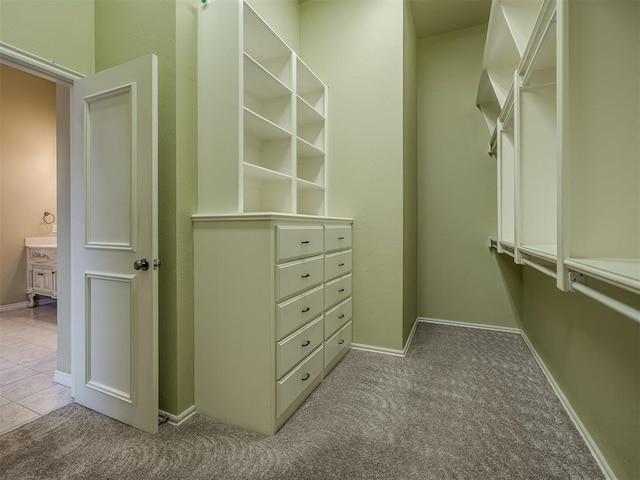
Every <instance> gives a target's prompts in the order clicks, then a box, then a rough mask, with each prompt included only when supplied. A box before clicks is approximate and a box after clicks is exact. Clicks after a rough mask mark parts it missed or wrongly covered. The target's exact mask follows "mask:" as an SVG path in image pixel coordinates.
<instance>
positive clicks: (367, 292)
mask: <svg viewBox="0 0 640 480" xmlns="http://www.w3.org/2000/svg"><path fill="white" fill-rule="evenodd" d="M300 44H301V57H302V59H303V60H304V61H305V62H306V63H307V64H308V65H309V66H310V67H311V68H312V69H313V70H314V71H315V72H316V73H317V74H318V76H319V77H320V78H321V79H322V80H323V81H324V82H325V83H326V84H327V85H328V86H329V116H328V125H329V127H328V131H329V132H328V139H329V166H328V196H329V203H328V213H329V215H334V216H345V217H353V218H354V219H355V222H354V230H353V246H354V248H353V255H354V257H353V276H354V278H353V302H354V305H353V309H354V313H353V318H354V320H353V335H354V342H355V343H360V344H367V345H373V346H377V347H384V348H390V349H401V348H403V319H402V317H403V294H404V287H403V281H404V274H403V261H404V254H403V244H404V241H403V232H404V225H403V222H404V220H403V211H404V210H403V209H404V205H403V201H404V193H403V187H404V185H403V183H404V177H403V162H404V159H403V128H402V127H403V98H402V95H403V2H398V1H391V2H390V1H388V0H366V1H358V2H353V1H344V0H314V1H308V2H304V3H302V4H301V5H300Z"/></svg>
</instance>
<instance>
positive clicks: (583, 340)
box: [523, 267, 640, 480]
mask: <svg viewBox="0 0 640 480" xmlns="http://www.w3.org/2000/svg"><path fill="white" fill-rule="evenodd" d="M523 278H524V288H523V294H524V298H523V307H524V308H523V329H524V331H525V332H526V334H527V336H528V338H529V340H530V341H531V343H532V344H533V345H534V347H535V349H536V351H537V352H538V354H539V355H540V357H541V358H542V359H543V361H544V362H545V364H546V366H547V368H548V369H549V370H550V372H551V374H552V375H553V377H554V379H555V381H556V382H557V384H558V385H559V386H560V388H561V389H562V392H563V393H564V395H565V396H566V397H567V399H568V400H569V402H570V403H571V406H572V407H573V410H574V411H575V412H576V414H577V415H578V416H579V417H580V420H581V421H582V423H583V424H584V426H585V427H586V429H587V430H588V431H589V434H590V435H591V437H592V438H593V440H594V441H595V442H596V444H597V445H598V447H599V449H600V451H601V452H602V453H603V455H604V456H605V458H606V459H607V463H609V466H610V467H611V468H612V470H613V471H614V473H615V474H616V476H617V477H618V479H619V480H635V479H638V478H640V455H639V454H640V439H639V437H640V325H639V324H637V323H634V322H633V321H632V320H630V319H628V318H626V317H623V316H621V315H618V314H617V313H615V312H614V311H612V310H610V309H609V308H607V307H605V306H604V305H601V304H600V303H597V302H595V301H593V300H591V299H589V298H586V297H583V296H581V295H580V294H578V293H562V292H560V291H559V290H558V289H556V287H555V281H554V280H553V279H551V278H549V277H546V276H544V275H543V274H541V273H538V272H537V271H535V270H533V269H531V268H527V267H525V268H524V275H523ZM598 289H604V291H605V292H606V293H607V294H609V295H612V296H620V291H619V290H617V289H615V288H612V287H609V288H607V286H605V285H599V286H598ZM620 300H622V301H625V302H627V303H628V304H629V305H635V306H636V308H640V299H638V297H637V296H634V295H632V294H628V295H622V298H620Z"/></svg>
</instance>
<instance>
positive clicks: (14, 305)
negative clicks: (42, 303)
mask: <svg viewBox="0 0 640 480" xmlns="http://www.w3.org/2000/svg"><path fill="white" fill-rule="evenodd" d="M28 306H29V302H20V303H9V304H8V305H0V313H2V312H10V311H12V310H21V309H23V308H27V307H28Z"/></svg>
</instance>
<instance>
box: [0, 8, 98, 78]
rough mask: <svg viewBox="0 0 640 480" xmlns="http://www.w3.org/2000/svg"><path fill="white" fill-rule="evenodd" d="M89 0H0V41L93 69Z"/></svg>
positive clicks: (74, 66)
mask: <svg viewBox="0 0 640 480" xmlns="http://www.w3.org/2000/svg"><path fill="white" fill-rule="evenodd" d="M93 14H94V2H93V0H0V41H2V42H5V43H8V44H10V45H12V46H14V47H17V48H20V49H21V50H24V51H27V52H29V53H32V54H34V55H38V56H39V57H42V58H46V59H48V60H52V61H54V62H55V63H57V64H59V65H62V66H64V67H67V68H70V69H71V70H75V71H76V72H79V73H83V74H85V75H86V74H89V73H93V72H94V67H95V62H94V27H93Z"/></svg>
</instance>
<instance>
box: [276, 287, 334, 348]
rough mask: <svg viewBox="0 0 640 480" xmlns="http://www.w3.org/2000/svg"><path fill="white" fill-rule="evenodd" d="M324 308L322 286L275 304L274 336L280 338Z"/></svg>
mask: <svg viewBox="0 0 640 480" xmlns="http://www.w3.org/2000/svg"><path fill="white" fill-rule="evenodd" d="M323 310H324V286H323V285H320V286H319V287H317V288H314V289H313V290H311V291H309V292H305V293H303V294H302V295H300V296H298V297H294V298H292V299H291V300H288V301H286V302H284V303H280V304H278V305H276V338H277V339H278V340H281V339H282V338H283V337H285V336H286V335H289V334H290V333H291V332H293V331H295V330H297V329H298V328H300V327H301V326H302V325H304V324H305V323H307V322H308V321H309V320H311V319H313V318H316V317H317V316H318V315H320V314H321V313H322V311H323Z"/></svg>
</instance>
